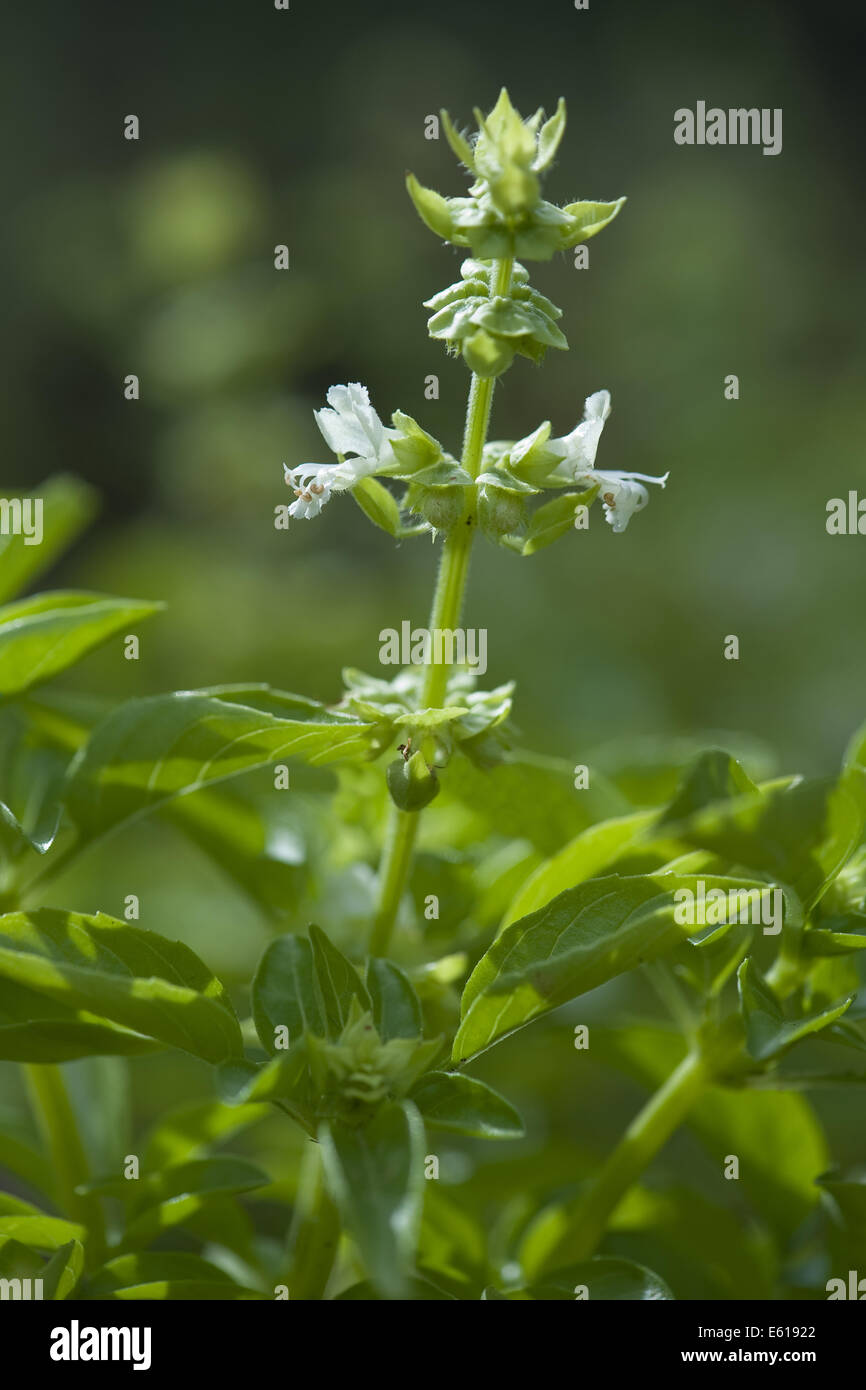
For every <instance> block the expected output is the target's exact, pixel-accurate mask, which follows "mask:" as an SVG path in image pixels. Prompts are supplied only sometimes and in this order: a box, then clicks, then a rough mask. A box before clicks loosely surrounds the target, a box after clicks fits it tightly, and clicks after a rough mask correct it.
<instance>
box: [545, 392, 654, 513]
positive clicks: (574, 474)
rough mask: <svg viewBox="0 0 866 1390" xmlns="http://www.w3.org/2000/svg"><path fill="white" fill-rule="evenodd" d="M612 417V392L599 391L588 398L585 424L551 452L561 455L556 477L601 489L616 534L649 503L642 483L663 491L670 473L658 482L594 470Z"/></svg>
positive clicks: (554, 441)
mask: <svg viewBox="0 0 866 1390" xmlns="http://www.w3.org/2000/svg"><path fill="white" fill-rule="evenodd" d="M608 415H610V392H609V391H596V392H595V393H594V395H592V396H587V398H586V403H585V406H584V412H583V420H582V421H581V423H580V424H579V425H577V426H576V428H575V429H573V430H572V431H571V434H566V435H563V436H562V438H561V439H552V440H551V441H550V445H551V448H554V449H556V450H558V451H559V452H560V453H561V454H562V455H563V459H562V462H561V463H559V464H557V467H556V470H555V476H557V477H560V478H568V479H569V481H571V482H575V483H579V484H580V485H581V486H582V487H594V486H595V485H596V484H598V486H599V493H600V496H601V500H602V502H603V504H604V519H605V521H607V522H609V523H610V525H611V526H612V527H613V529H614V531H624V530H625V528H626V526H628V523H629V520H630V519H631V517H632V515H633V513H634V512H639V511H640V510H641V509H642V508H643V507H645V506H646V504H647V502H648V501H649V493H648V492H647V490H646V488H645V487H642V486H641V484H642V483H657V484H658V486H659V487H664V485H665V483H666V482H667V480H668V478H669V477H670V474H669V473H665V475H664V477H662V478H656V477H653V476H652V475H650V474H648V473H621V472H618V471H617V472H612V473H603V472H601V471H600V470H599V469H597V468H596V467H595V456H596V453H597V452H598V441H599V439H600V438H601V432H602V430H603V429H604V422H605V420H606V419H607V417H608Z"/></svg>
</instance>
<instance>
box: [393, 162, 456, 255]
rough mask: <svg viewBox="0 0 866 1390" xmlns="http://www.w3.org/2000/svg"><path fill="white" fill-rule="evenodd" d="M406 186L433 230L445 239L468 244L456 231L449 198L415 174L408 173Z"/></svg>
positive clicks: (422, 216) (419, 211)
mask: <svg viewBox="0 0 866 1390" xmlns="http://www.w3.org/2000/svg"><path fill="white" fill-rule="evenodd" d="M406 187H407V189H408V190H409V197H410V198H411V199H412V202H413V203H414V204H415V211H416V212H417V214H418V216H419V217H420V218H421V221H422V222H423V223H424V224H425V226H427V227H429V228H430V231H431V232H435V234H436V236H438V237H441V238H442V240H443V241H453V242H455V243H456V244H458V245H462V246H466V245H467V244H468V243H467V242H466V240H465V238H463V237H461V236H458V235H457V234H456V233H455V231H454V219H453V217H452V215H451V207H450V205H449V201H448V199H447V198H443V197H442V194H441V193H435V192H434V191H433V189H432V188H425V187H424V185H423V184H421V183H419V182H418V180H417V179H416V177H415V175H414V174H407V175H406Z"/></svg>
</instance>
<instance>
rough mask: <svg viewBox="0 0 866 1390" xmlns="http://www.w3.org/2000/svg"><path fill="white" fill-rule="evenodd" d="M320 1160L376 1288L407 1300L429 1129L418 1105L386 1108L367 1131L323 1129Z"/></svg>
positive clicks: (388, 1294)
mask: <svg viewBox="0 0 866 1390" xmlns="http://www.w3.org/2000/svg"><path fill="white" fill-rule="evenodd" d="M319 1142H320V1143H321V1146H322V1161H323V1163H324V1165H325V1174H326V1176H327V1179H328V1183H329V1185H330V1188H331V1191H332V1193H333V1196H334V1199H335V1201H336V1202H337V1205H338V1207H339V1208H340V1211H341V1212H342V1215H343V1220H344V1221H345V1223H346V1226H347V1227H348V1229H349V1232H350V1234H351V1235H352V1236H353V1237H354V1239H355V1241H356V1243H357V1246H358V1249H359V1252H360V1254H361V1258H362V1260H363V1261H364V1264H365V1265H366V1268H367V1272H368V1274H369V1275H370V1278H371V1279H372V1280H373V1282H374V1284H375V1285H376V1287H377V1288H378V1290H379V1291H380V1293H382V1294H384V1296H385V1297H386V1298H390V1299H400V1298H403V1297H404V1296H405V1294H406V1291H407V1287H408V1282H407V1281H408V1277H409V1274H410V1272H411V1266H412V1259H413V1255H414V1251H415V1243H416V1240H417V1233H418V1224H419V1221H420V1216H421V1201H422V1194H423V1187H424V1125H423V1122H422V1120H421V1117H420V1115H419V1114H418V1111H417V1109H416V1107H415V1106H414V1105H412V1104H411V1102H409V1101H403V1102H402V1103H401V1104H399V1105H395V1104H390V1105H386V1106H384V1107H383V1108H382V1109H381V1110H380V1111H379V1113H378V1114H377V1115H376V1117H375V1119H374V1120H373V1121H372V1122H371V1123H370V1124H369V1125H368V1126H367V1127H366V1128H365V1129H362V1130H357V1129H346V1128H343V1127H342V1126H339V1125H336V1124H335V1125H333V1126H332V1125H330V1124H323V1125H322V1127H321V1129H320V1131H319Z"/></svg>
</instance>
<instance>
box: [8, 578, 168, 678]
mask: <svg viewBox="0 0 866 1390" xmlns="http://www.w3.org/2000/svg"><path fill="white" fill-rule="evenodd" d="M163 607H164V605H163V604H161V603H146V602H144V601H143V600H140V599H126V598H104V597H103V596H102V595H101V594H84V593H71V592H63V593H50V594H37V595H36V596H35V597H33V598H25V599H19V600H18V602H16V603H8V604H6V606H5V607H4V608H2V609H0V695H16V694H20V692H21V691H23V690H29V689H30V687H31V686H34V685H39V684H40V683H41V682H43V681H47V680H50V679H51V677H52V676H56V675H57V674H58V672H59V671H64V670H65V669H66V667H67V666H72V665H74V663H75V662H76V661H80V660H81V658H82V657H83V656H86V655H87V653H88V652H89V651H92V650H93V648H94V647H98V646H101V645H102V643H103V642H107V641H108V640H109V638H110V637H113V636H114V635H115V633H118V632H124V631H127V630H128V629H129V628H130V627H131V626H134V624H136V623H138V622H140V621H141V619H142V618H149V617H150V616H151V615H152V614H153V613H157V612H159V610H160V609H161V608H163Z"/></svg>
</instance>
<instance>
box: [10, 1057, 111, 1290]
mask: <svg viewBox="0 0 866 1390" xmlns="http://www.w3.org/2000/svg"><path fill="white" fill-rule="evenodd" d="M23 1071H24V1077H25V1080H26V1082H27V1087H28V1090H29V1093H30V1102H31V1106H32V1109H33V1113H34V1116H35V1119H36V1123H37V1125H38V1126H39V1129H40V1131H41V1133H42V1136H43V1138H44V1141H45V1143H46V1146H47V1148H48V1152H49V1155H50V1159H51V1165H52V1168H53V1170H54V1176H55V1179H56V1196H57V1204H58V1206H59V1207H60V1210H61V1211H62V1212H63V1214H64V1216H66V1217H68V1218H69V1219H70V1220H72V1221H78V1222H80V1223H81V1225H83V1226H86V1227H87V1231H88V1237H87V1254H88V1263H91V1264H92V1263H94V1262H95V1261H97V1260H98V1259H99V1257H100V1254H101V1253H102V1252H103V1251H104V1247H105V1226H104V1222H103V1217H102V1208H101V1206H100V1204H99V1199H98V1197H91V1196H86V1195H84V1196H82V1195H80V1194H79V1193H77V1192H76V1190H75V1189H76V1187H77V1186H78V1185H79V1184H80V1183H84V1182H87V1180H88V1178H89V1176H90V1168H89V1165H88V1162H87V1155H86V1154H85V1152H84V1145H83V1143H82V1142H81V1135H80V1134H79V1132H78V1124H77V1122H76V1119H75V1112H74V1111H73V1109H72V1106H71V1104H70V1102H69V1097H68V1095H67V1094H66V1087H65V1085H64V1082H63V1075H62V1073H61V1071H60V1068H59V1067H56V1066H46V1065H44V1064H41V1063H39V1064H37V1063H26V1064H25V1065H24V1067H23Z"/></svg>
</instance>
